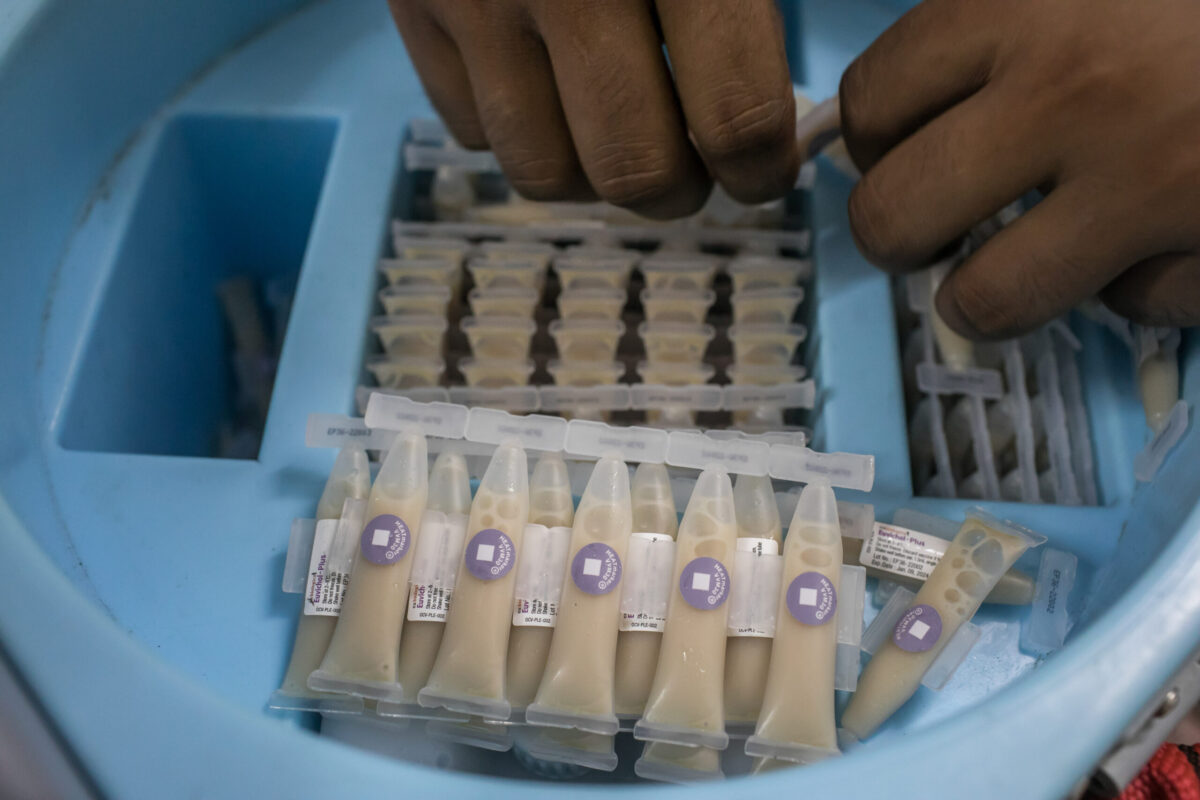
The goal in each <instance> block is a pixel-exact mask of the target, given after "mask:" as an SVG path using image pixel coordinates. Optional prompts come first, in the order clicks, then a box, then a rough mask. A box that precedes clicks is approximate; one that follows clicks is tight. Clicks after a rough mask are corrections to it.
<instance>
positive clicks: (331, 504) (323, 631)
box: [278, 447, 371, 698]
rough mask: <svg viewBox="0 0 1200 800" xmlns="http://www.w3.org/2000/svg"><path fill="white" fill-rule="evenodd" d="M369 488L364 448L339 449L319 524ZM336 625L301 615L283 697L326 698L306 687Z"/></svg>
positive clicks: (327, 619)
mask: <svg viewBox="0 0 1200 800" xmlns="http://www.w3.org/2000/svg"><path fill="white" fill-rule="evenodd" d="M370 488H371V465H370V464H369V463H368V461H367V451H366V450H363V449H362V448H361V447H345V448H342V450H341V451H340V452H338V455H337V460H335V461H334V462H333V469H332V470H331V471H330V473H329V479H328V480H326V482H325V490H324V491H323V492H321V500H320V501H319V502H318V503H317V523H318V525H319V524H320V522H321V521H322V520H336V519H338V518H339V517H340V516H341V514H342V506H343V505H345V502H346V500H348V499H357V500H362V499H365V498H366V496H367V493H368V492H369V491H370ZM336 625H337V617H330V616H323V615H317V614H304V613H302V614H301V615H300V622H299V624H298V625H297V626H296V639H295V641H294V642H293V644H292V658H291V661H290V662H289V663H288V668H287V673H286V674H285V675H284V677H283V685H282V686H280V688H279V692H278V694H281V695H283V696H285V697H308V698H321V697H329V695H327V694H324V693H320V692H314V691H313V690H311V689H309V688H308V676H309V675H311V674H312V672H313V670H315V669H316V668H317V667H318V666H320V664H321V659H322V658H324V656H325V649H326V648H327V647H328V646H329V640H330V639H331V638H333V629H334V627H335V626H336Z"/></svg>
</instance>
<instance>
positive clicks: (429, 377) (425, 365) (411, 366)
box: [366, 355, 446, 389]
mask: <svg viewBox="0 0 1200 800" xmlns="http://www.w3.org/2000/svg"><path fill="white" fill-rule="evenodd" d="M366 367H367V370H368V371H369V372H370V373H371V374H372V375H373V376H375V382H376V383H378V384H379V385H380V386H382V387H383V388H385V389H414V388H417V387H422V386H437V385H438V383H439V382H440V381H441V379H442V373H443V372H445V371H446V362H445V360H443V359H441V358H429V357H425V356H409V357H400V358H395V357H393V356H389V355H380V356H371V357H370V358H368V359H367V362H366Z"/></svg>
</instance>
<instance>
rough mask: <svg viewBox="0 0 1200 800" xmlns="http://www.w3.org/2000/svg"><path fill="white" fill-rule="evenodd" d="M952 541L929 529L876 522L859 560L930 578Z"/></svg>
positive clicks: (887, 570) (908, 575)
mask: <svg viewBox="0 0 1200 800" xmlns="http://www.w3.org/2000/svg"><path fill="white" fill-rule="evenodd" d="M949 544H950V543H949V542H947V541H946V540H945V539H940V538H938V537H937V536H930V535H929V534H927V533H920V532H919V531H913V530H909V529H908V528H901V527H899V526H898V525H888V524H887V523H884V522H876V523H875V525H874V527H873V528H872V529H871V535H870V536H868V537H867V540H866V542H865V543H864V544H863V548H862V555H860V556H859V562H860V563H861V564H862V565H863V566H864V567H874V568H875V569H881V570H883V571H884V572H891V573H894V574H896V575H903V576H904V577H907V578H915V579H917V580H919V581H924V580H926V579H927V578H928V577H929V575H930V573H932V572H933V568H934V567H936V566H937V565H938V562H939V561H941V560H942V556H943V555H945V554H946V548H947V547H948V546H949Z"/></svg>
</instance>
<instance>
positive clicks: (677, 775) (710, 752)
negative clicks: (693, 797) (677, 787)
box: [633, 742, 725, 783]
mask: <svg viewBox="0 0 1200 800" xmlns="http://www.w3.org/2000/svg"><path fill="white" fill-rule="evenodd" d="M633 772H634V774H635V775H637V776H638V777H639V778H645V779H646V780H648V781H662V782H663V783H700V782H703V781H719V780H723V779H724V778H725V773H723V772H722V771H721V751H720V750H714V749H713V748H711V747H687V746H684V745H678V744H667V743H666V742H646V746H645V748H644V749H643V750H642V755H641V758H639V759H638V760H637V761H636V762H635V763H634V765H633Z"/></svg>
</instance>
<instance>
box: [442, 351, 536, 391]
mask: <svg viewBox="0 0 1200 800" xmlns="http://www.w3.org/2000/svg"><path fill="white" fill-rule="evenodd" d="M535 368H536V365H535V364H534V362H533V359H532V358H526V359H502V358H464V359H462V360H460V361H459V362H458V371H459V372H461V373H462V374H463V377H464V378H466V379H467V385H468V386H477V387H480V388H483V389H500V388H503V387H506V386H525V385H526V384H528V383H529V376H531V375H533V371H534V369H535Z"/></svg>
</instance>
